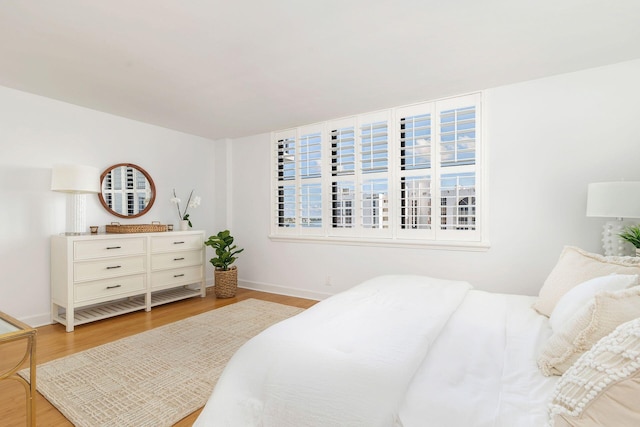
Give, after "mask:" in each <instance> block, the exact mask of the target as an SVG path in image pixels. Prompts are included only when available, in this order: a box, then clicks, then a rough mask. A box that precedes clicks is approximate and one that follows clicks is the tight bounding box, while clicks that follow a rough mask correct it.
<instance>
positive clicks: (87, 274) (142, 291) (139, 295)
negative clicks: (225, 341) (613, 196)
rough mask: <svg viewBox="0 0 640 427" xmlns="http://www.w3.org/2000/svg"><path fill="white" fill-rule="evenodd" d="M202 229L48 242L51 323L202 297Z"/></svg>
mask: <svg viewBox="0 0 640 427" xmlns="http://www.w3.org/2000/svg"><path fill="white" fill-rule="evenodd" d="M204 256H205V252H204V231H171V232H160V233H131V234H83V235H76V236H68V235H57V236H53V237H52V238H51V320H52V322H59V323H62V324H63V325H65V326H66V329H67V332H71V331H73V329H74V327H75V326H76V325H81V324H83V323H88V322H92V321H95V320H100V319H105V318H108V317H112V316H117V315H119V314H124V313H129V312H132V311H136V310H142V309H145V310H146V311H149V310H151V307H153V306H156V305H160V304H165V303H169V302H173V301H178V300H181V299H185V298H190V297H194V296H198V295H199V296H201V297H204V296H205V294H206V290H205V271H204V266H205V259H204Z"/></svg>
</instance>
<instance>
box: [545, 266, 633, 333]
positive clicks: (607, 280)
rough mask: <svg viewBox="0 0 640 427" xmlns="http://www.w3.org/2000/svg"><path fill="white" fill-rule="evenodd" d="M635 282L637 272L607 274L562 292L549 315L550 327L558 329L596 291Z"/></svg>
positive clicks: (625, 286)
mask: <svg viewBox="0 0 640 427" xmlns="http://www.w3.org/2000/svg"><path fill="white" fill-rule="evenodd" d="M637 284H638V275H637V274H609V275H608V276H602V277H596V278H594V279H590V280H587V281H586V282H582V283H580V284H579V285H578V286H576V287H575V288H573V289H570V290H569V292H567V293H566V294H564V295H563V296H562V298H560V301H558V304H556V307H555V308H554V309H553V313H551V317H549V324H550V325H551V329H553V330H554V331H557V330H559V329H560V328H561V327H562V326H563V325H564V324H566V323H567V322H568V321H569V319H571V317H572V316H573V315H574V314H575V313H576V312H577V311H578V310H580V308H582V307H583V306H584V305H585V304H586V303H587V302H589V300H590V299H591V298H593V297H594V296H595V295H596V294H597V293H598V292H602V291H619V290H621V289H625V288H628V287H630V286H635V285H637Z"/></svg>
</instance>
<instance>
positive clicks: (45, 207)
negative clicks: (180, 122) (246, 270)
mask: <svg viewBox="0 0 640 427" xmlns="http://www.w3.org/2000/svg"><path fill="white" fill-rule="evenodd" d="M225 157H226V144H224V143H214V142H213V141H211V140H207V139H204V138H200V137H196V136H193V135H187V134H184V133H180V132H175V131H171V130H167V129H163V128H160V127H157V126H152V125H147V124H144V123H140V122H136V121H132V120H128V119H123V118H121V117H116V116H112V115H109V114H104V113H100V112H97V111H93V110H89V109H85V108H81V107H77V106H73V105H70V104H66V103H63V102H58V101H55V100H52V99H48V98H43V97H39V96H35V95H31V94H27V93H24V92H19V91H15V90H11V89H7V88H2V87H0V200H1V201H0V271H1V272H2V274H1V276H0V311H5V312H7V313H10V314H12V315H13V316H14V317H18V318H19V319H21V320H24V321H26V322H27V323H30V324H33V325H39V324H42V323H46V322H47V321H48V319H49V313H50V307H49V303H50V302H49V301H50V300H49V295H50V291H49V263H50V262H49V253H50V250H49V237H50V236H51V235H52V234H57V233H62V232H64V231H65V212H66V195H65V194H62V193H55V192H52V191H50V185H51V182H50V180H51V167H52V165H54V164H56V163H74V164H84V165H90V166H95V167H98V168H99V169H100V170H104V169H106V168H107V167H108V166H109V165H112V164H115V163H122V162H129V163H135V164H137V165H139V166H141V167H143V168H144V169H145V170H147V172H149V174H150V175H151V177H152V178H153V180H154V182H155V185H156V191H157V198H156V202H155V204H154V206H153V207H152V209H151V211H150V212H149V213H148V214H146V215H145V216H143V217H141V218H135V219H131V220H123V219H121V218H118V217H115V216H112V215H110V214H109V213H107V212H106V211H105V210H104V208H103V207H102V205H101V204H100V202H99V201H98V197H97V195H95V196H94V195H89V196H87V225H100V226H104V225H105V224H109V223H111V221H119V222H121V223H149V222H151V221H154V220H157V221H161V222H162V223H174V224H176V223H177V220H178V214H177V212H176V210H175V206H174V205H173V204H171V203H170V201H169V199H170V197H171V191H172V189H173V188H174V187H175V189H176V191H177V192H178V196H181V197H182V198H183V199H185V200H186V197H187V196H188V194H189V191H191V189H195V193H196V194H198V195H200V196H201V197H202V205H201V206H200V207H198V208H197V209H194V210H192V211H191V218H192V222H193V223H194V228H196V229H204V230H207V232H213V231H214V230H217V229H219V228H221V227H223V226H224V224H225V215H223V214H220V207H221V206H224V204H223V203H219V202H218V201H217V200H216V198H217V197H219V196H220V195H219V194H218V193H217V191H216V189H217V188H218V186H221V188H223V189H224V188H225V187H226V178H225V175H224V174H223V173H220V171H219V169H220V168H224V167H225V163H224V161H225ZM223 197H224V194H223ZM222 201H223V202H224V200H222ZM223 209H224V208H223ZM208 276H209V278H210V279H211V277H212V276H213V270H212V269H208Z"/></svg>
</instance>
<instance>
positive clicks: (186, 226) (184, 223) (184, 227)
mask: <svg viewBox="0 0 640 427" xmlns="http://www.w3.org/2000/svg"><path fill="white" fill-rule="evenodd" d="M187 230H189V221H186V220H182V221H180V231H187Z"/></svg>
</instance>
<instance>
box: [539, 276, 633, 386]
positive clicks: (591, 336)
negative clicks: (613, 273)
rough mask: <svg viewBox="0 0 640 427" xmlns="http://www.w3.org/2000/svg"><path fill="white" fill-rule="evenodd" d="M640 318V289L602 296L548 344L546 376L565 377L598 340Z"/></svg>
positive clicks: (541, 363)
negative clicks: (566, 372) (567, 371)
mask: <svg viewBox="0 0 640 427" xmlns="http://www.w3.org/2000/svg"><path fill="white" fill-rule="evenodd" d="M638 317H640V286H634V287H632V288H629V289H623V290H621V291H615V292H601V293H599V294H597V295H596V296H595V297H593V299H592V301H591V302H590V303H589V304H587V305H586V306H584V307H583V308H581V309H580V310H578V312H577V313H576V314H575V315H574V316H573V317H572V318H571V319H570V320H569V321H568V322H567V323H566V324H565V326H564V327H562V328H561V329H560V330H558V331H557V332H554V334H553V335H551V337H550V338H549V340H548V341H547V342H546V343H545V345H544V346H543V348H542V351H541V353H540V356H539V358H538V367H539V368H540V370H541V371H542V373H543V374H544V375H547V376H549V375H562V373H563V372H565V371H566V370H567V369H568V368H569V367H570V366H571V365H573V364H574V362H575V361H576V360H577V359H578V358H579V357H580V356H581V355H582V354H583V353H584V352H586V351H588V350H589V349H590V348H591V347H592V346H593V345H594V344H595V343H596V342H598V340H600V339H601V338H602V337H605V336H607V335H608V334H609V333H611V332H612V331H613V330H614V329H615V328H616V327H618V326H619V325H621V324H622V323H625V322H628V321H630V320H632V319H635V318H638Z"/></svg>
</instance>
